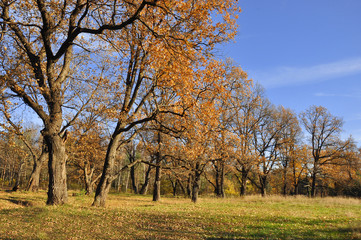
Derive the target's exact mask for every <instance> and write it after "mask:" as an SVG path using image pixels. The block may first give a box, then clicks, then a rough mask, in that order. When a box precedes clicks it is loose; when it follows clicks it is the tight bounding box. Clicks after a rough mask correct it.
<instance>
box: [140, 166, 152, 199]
mask: <svg viewBox="0 0 361 240" xmlns="http://www.w3.org/2000/svg"><path fill="white" fill-rule="evenodd" d="M151 170H152V167H151V166H150V165H149V166H148V169H147V171H146V173H145V176H144V183H143V185H142V188H141V189H140V191H139V194H143V195H144V194H146V193H147V190H148V186H149V181H150V171H151Z"/></svg>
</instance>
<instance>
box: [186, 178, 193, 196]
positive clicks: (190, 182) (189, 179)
mask: <svg viewBox="0 0 361 240" xmlns="http://www.w3.org/2000/svg"><path fill="white" fill-rule="evenodd" d="M187 195H188V197H191V195H192V174H189V176H188V180H187Z"/></svg>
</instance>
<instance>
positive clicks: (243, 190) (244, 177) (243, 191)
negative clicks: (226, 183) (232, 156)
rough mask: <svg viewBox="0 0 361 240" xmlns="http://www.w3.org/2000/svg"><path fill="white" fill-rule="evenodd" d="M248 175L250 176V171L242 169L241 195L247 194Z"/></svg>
mask: <svg viewBox="0 0 361 240" xmlns="http://www.w3.org/2000/svg"><path fill="white" fill-rule="evenodd" d="M247 177H248V172H247V173H245V171H243V169H242V174H241V181H240V184H241V187H240V196H241V197H243V196H245V195H246V186H247Z"/></svg>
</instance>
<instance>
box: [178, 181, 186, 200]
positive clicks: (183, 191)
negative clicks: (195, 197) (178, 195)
mask: <svg viewBox="0 0 361 240" xmlns="http://www.w3.org/2000/svg"><path fill="white" fill-rule="evenodd" d="M177 181H178V185H179V187H180V189H181V190H182V193H183V195H184V196H187V191H186V190H185V188H184V186H183V184H182V182H181V181H180V180H179V179H178V180H177Z"/></svg>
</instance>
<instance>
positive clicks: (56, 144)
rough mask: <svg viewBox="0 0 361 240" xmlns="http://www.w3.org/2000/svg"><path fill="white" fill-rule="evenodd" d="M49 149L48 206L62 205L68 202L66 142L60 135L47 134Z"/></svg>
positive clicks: (45, 136) (46, 139)
mask: <svg viewBox="0 0 361 240" xmlns="http://www.w3.org/2000/svg"><path fill="white" fill-rule="evenodd" d="M44 138H45V141H46V144H47V146H48V149H49V162H48V169H49V188H48V200H47V202H46V204H48V205H60V204H64V203H66V202H67V201H68V192H67V181H66V180H67V179H66V160H67V155H66V151H65V141H64V140H63V138H62V137H60V136H59V135H58V134H45V135H44Z"/></svg>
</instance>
